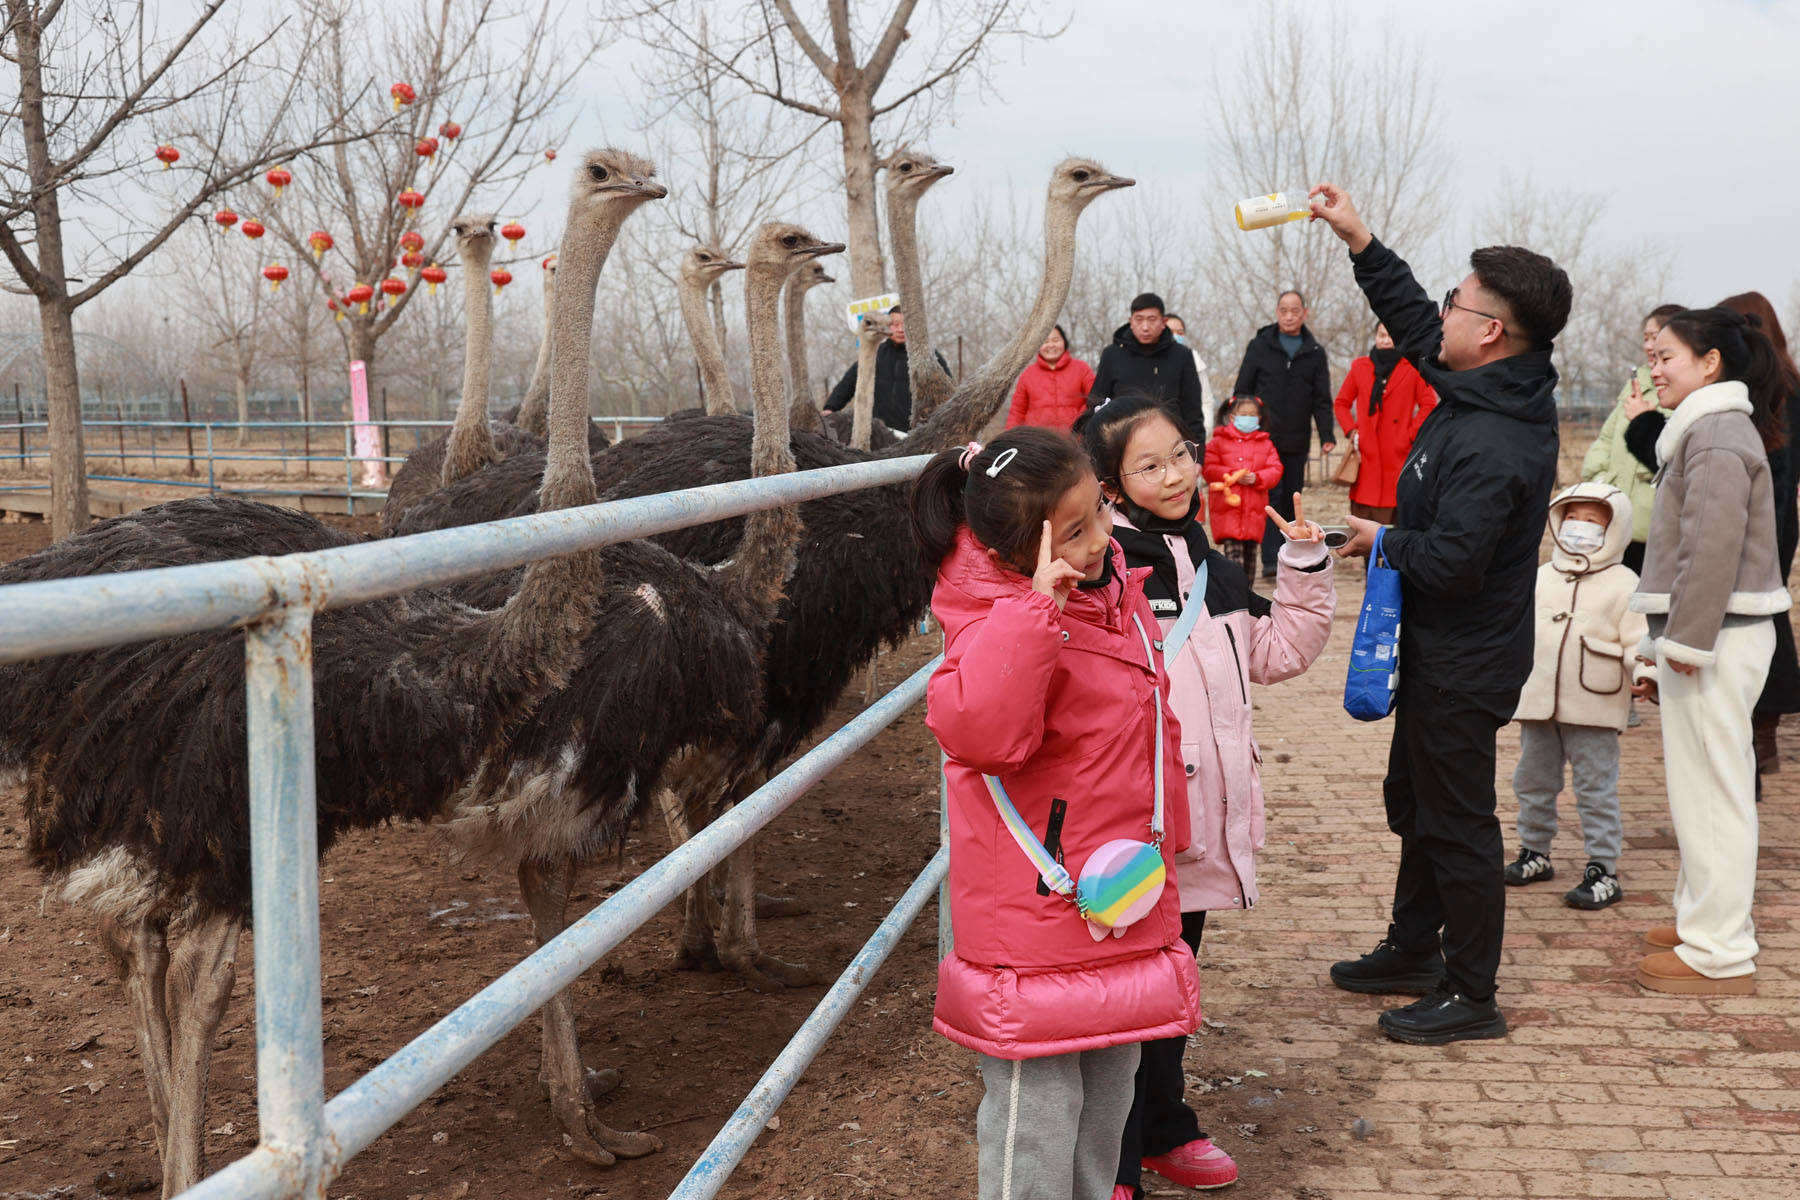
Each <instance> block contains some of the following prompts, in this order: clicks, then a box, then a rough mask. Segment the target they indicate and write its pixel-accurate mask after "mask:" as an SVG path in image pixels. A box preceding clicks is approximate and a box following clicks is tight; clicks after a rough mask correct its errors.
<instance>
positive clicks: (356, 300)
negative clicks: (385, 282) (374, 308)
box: [344, 283, 375, 313]
mask: <svg viewBox="0 0 1800 1200" xmlns="http://www.w3.org/2000/svg"><path fill="white" fill-rule="evenodd" d="M374 298H375V289H374V288H372V287H370V286H369V285H368V284H366V283H359V284H357V285H356V286H355V287H353V288H351V289H350V290H349V291H347V292H345V293H344V300H345V301H346V302H347V303H350V304H354V305H356V311H357V312H363V313H366V312H368V311H369V301H370V300H372V299H374Z"/></svg>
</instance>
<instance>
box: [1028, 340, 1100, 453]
mask: <svg viewBox="0 0 1800 1200" xmlns="http://www.w3.org/2000/svg"><path fill="white" fill-rule="evenodd" d="M1093 386H1094V368H1092V367H1090V366H1088V365H1087V364H1086V363H1084V362H1082V361H1081V360H1080V359H1079V358H1076V357H1075V356H1074V355H1073V354H1070V353H1069V342H1068V339H1067V338H1066V337H1064V335H1063V327H1062V326H1061V325H1058V326H1057V327H1056V328H1055V329H1053V330H1051V331H1050V336H1049V337H1047V338H1045V339H1044V344H1043V345H1042V346H1039V347H1038V352H1037V357H1036V358H1034V359H1032V360H1031V365H1030V366H1029V367H1026V368H1025V370H1024V371H1023V372H1022V373H1021V374H1020V375H1019V386H1018V387H1016V388H1014V389H1013V398H1012V409H1011V410H1010V411H1009V412H1008V413H1007V414H1006V427H1007V428H1008V429H1011V428H1012V427H1013V426H1014V425H1041V426H1043V427H1044V428H1046V429H1067V428H1068V427H1069V426H1071V425H1073V424H1074V423H1075V418H1076V417H1079V416H1080V415H1081V410H1082V408H1083V407H1085V406H1086V404H1087V395H1088V392H1089V391H1091V390H1092V389H1093Z"/></svg>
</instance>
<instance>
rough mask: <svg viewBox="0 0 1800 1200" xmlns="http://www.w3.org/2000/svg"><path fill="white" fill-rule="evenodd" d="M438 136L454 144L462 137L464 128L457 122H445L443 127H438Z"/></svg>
mask: <svg viewBox="0 0 1800 1200" xmlns="http://www.w3.org/2000/svg"><path fill="white" fill-rule="evenodd" d="M438 136H439V137H441V138H443V139H444V140H445V141H446V142H454V141H455V140H456V139H457V138H459V137H461V136H462V126H461V125H458V124H457V123H456V122H455V121H445V122H444V123H443V124H442V125H439V126H438Z"/></svg>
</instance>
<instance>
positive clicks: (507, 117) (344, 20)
mask: <svg viewBox="0 0 1800 1200" xmlns="http://www.w3.org/2000/svg"><path fill="white" fill-rule="evenodd" d="M395 7H396V6H394V5H392V4H382V5H379V6H377V5H375V4H373V3H372V0H309V7H308V11H309V12H310V13H311V14H312V18H313V20H314V21H315V22H316V24H317V26H318V29H319V54H318V63H317V65H316V67H315V69H314V70H312V71H311V72H309V73H308V76H307V78H306V80H305V82H304V85H303V103H304V104H305V105H306V106H307V108H308V110H309V111H313V112H316V113H318V114H320V116H321V117H323V118H324V119H326V120H328V121H329V122H330V123H331V124H332V126H333V127H335V128H339V129H343V130H346V131H350V132H352V133H354V134H355V135H356V136H355V137H353V138H350V139H347V140H346V141H344V142H343V143H342V144H339V145H336V146H333V147H332V148H331V149H330V151H329V152H328V153H323V154H317V155H309V156H307V157H306V159H305V160H304V161H303V162H301V163H297V164H296V166H295V169H294V171H293V175H294V179H293V183H292V184H291V185H290V187H289V189H288V191H287V194H286V195H284V196H283V197H282V198H281V199H280V200H279V201H273V202H271V203H270V204H269V205H268V216H267V217H266V218H265V220H266V222H267V224H268V227H269V229H270V230H271V232H273V233H274V234H276V235H277V236H278V237H279V239H280V241H281V242H282V243H284V244H285V245H286V246H287V248H288V250H289V252H290V254H291V255H292V256H293V258H294V260H295V261H297V262H299V263H301V264H302V265H303V266H305V267H306V268H307V271H308V272H310V273H311V274H313V275H314V276H316V277H317V279H318V280H319V282H320V283H321V284H323V285H324V286H325V288H326V289H327V291H328V292H329V293H330V294H331V295H332V296H333V297H335V298H336V299H337V300H338V302H339V303H340V304H343V303H345V301H346V296H347V293H348V292H349V290H350V289H351V288H352V287H353V286H354V285H357V284H361V285H364V286H367V287H371V288H379V287H380V286H381V284H382V283H383V281H385V280H387V279H389V278H392V279H396V280H399V281H400V282H401V283H402V284H404V285H405V286H404V290H401V291H399V292H398V294H396V295H392V296H387V295H384V294H382V293H380V292H377V294H376V295H375V296H374V297H373V298H372V299H371V301H370V302H369V303H368V305H367V310H366V311H364V310H363V306H362V305H354V306H352V308H351V311H349V312H348V314H347V315H346V317H345V319H344V320H343V321H342V322H339V323H337V324H336V326H335V327H336V329H337V330H338V332H339V334H340V335H341V336H342V338H343V342H344V348H345V350H346V351H347V352H348V354H349V357H350V358H351V359H352V360H355V359H360V360H362V361H363V362H364V363H365V364H367V366H368V370H369V379H370V384H369V394H370V398H371V402H372V404H373V405H374V406H375V408H376V411H375V413H374V414H373V415H374V416H375V417H376V419H378V420H379V419H385V418H386V416H387V413H386V411H385V405H384V403H383V401H382V395H383V390H382V388H381V386H380V384H379V383H378V382H377V381H376V371H375V358H376V347H377V345H378V344H379V343H380V341H381V339H382V338H383V337H384V336H385V335H386V334H387V333H388V332H389V331H390V330H392V329H393V328H394V326H395V324H396V323H397V322H398V321H399V319H400V316H401V314H402V313H403V312H405V311H406V309H407V308H408V306H409V305H410V304H411V303H412V301H413V299H414V298H415V296H417V294H418V293H419V291H420V290H421V280H420V272H419V270H418V269H412V270H410V271H407V270H405V269H401V270H400V271H399V272H398V273H394V274H390V272H394V271H395V269H396V266H397V265H398V260H399V258H400V256H401V254H402V253H403V251H402V248H401V236H402V234H404V233H405V232H406V231H407V230H408V228H409V227H410V226H411V225H412V223H413V222H414V220H415V219H416V220H417V223H418V225H419V230H420V233H421V235H422V236H423V239H424V247H423V249H422V250H421V251H420V252H419V253H420V254H421V256H422V258H421V267H422V266H424V265H427V264H430V263H432V262H434V261H435V260H436V259H437V257H438V255H439V254H440V253H441V252H442V251H443V250H444V247H445V245H446V244H447V243H446V239H447V238H448V223H449V221H450V219H451V218H452V217H454V216H455V215H456V214H458V213H460V212H462V211H464V210H465V209H467V208H469V207H470V206H471V205H477V206H479V207H480V208H482V209H483V210H487V211H495V210H500V209H503V208H504V207H505V206H506V205H507V204H508V203H509V202H510V201H511V199H512V197H513V196H514V195H515V194H516V190H517V188H518V185H519V182H520V181H521V180H522V179H523V178H524V177H525V174H526V173H527V172H528V171H530V170H531V169H532V168H534V167H542V166H545V165H546V160H547V152H549V154H550V155H553V154H554V151H555V149H556V145H557V143H558V142H559V141H560V140H561V139H562V138H563V137H564V136H566V134H567V126H566V125H558V124H556V123H555V122H556V120H557V113H558V111H559V108H560V105H561V102H562V99H563V97H564V96H565V95H566V93H567V91H568V89H569V87H570V85H571V84H572V83H573V82H574V80H575V79H576V77H577V76H578V75H579V74H580V73H581V72H582V71H583V70H584V69H585V68H586V67H587V66H588V64H589V63H590V62H591V61H592V59H593V56H594V54H595V52H596V51H597V50H598V48H599V43H598V41H597V40H596V39H595V38H594V37H592V36H585V35H582V34H579V33H577V32H575V31H574V30H573V29H572V28H570V27H569V24H570V22H572V18H568V19H567V20H565V18H567V14H565V13H564V12H562V11H561V10H556V9H552V8H551V7H550V6H549V5H548V4H545V5H543V6H542V7H539V8H536V9H532V8H528V7H522V8H518V9H507V8H503V7H501V5H500V4H498V3H496V2H494V0H481V2H479V3H476V4H473V5H469V4H456V3H452V0H414V3H413V4H412V5H411V10H412V11H411V12H410V14H402V13H397V12H396V11H395ZM377 28H381V29H385V30H386V31H388V36H386V37H384V38H382V39H379V40H377V39H373V38H371V37H370V31H371V30H374V29H377ZM383 81H393V83H395V84H405V85H406V86H407V87H409V88H410V89H411V93H412V95H413V97H414V99H413V100H412V101H411V103H408V104H405V105H404V106H402V107H400V108H399V109H398V114H399V115H398V118H397V119H396V118H395V117H394V116H393V114H392V113H391V112H390V111H389V104H388V91H389V87H388V85H387V84H385V83H384V82H383ZM371 83H373V84H375V85H376V86H375V87H374V88H371V87H370V86H369V85H370V84H371ZM372 93H373V94H372ZM449 126H456V127H459V128H456V129H455V135H454V136H452V135H451V130H450V129H449V128H448V127H449ZM425 150H430V153H429V154H426V153H423V152H422V151H425ZM407 191H412V192H416V193H418V194H419V195H420V196H422V197H423V198H424V203H423V207H422V208H415V209H409V208H406V207H403V206H402V205H401V204H400V203H399V202H398V200H399V197H400V196H401V194H402V193H403V192H407ZM315 230H317V231H320V232H324V233H326V234H328V235H330V237H331V239H332V242H333V245H332V247H331V248H330V249H329V250H328V251H327V252H326V253H325V254H324V255H323V257H319V258H316V257H315V256H314V253H313V251H312V249H311V247H310V239H311V236H312V233H313V231H315ZM554 240H555V239H554V237H553V231H551V230H548V229H542V230H538V231H537V232H536V234H535V235H534V237H533V243H532V244H533V245H534V246H549V245H553V244H554ZM532 257H533V255H532V254H531V253H528V252H527V251H525V250H524V249H521V250H519V251H517V252H516V253H515V256H513V257H507V256H506V255H504V254H503V255H502V256H501V257H500V258H497V259H496V266H497V267H499V266H506V265H508V264H509V263H510V264H512V265H517V264H518V263H521V262H525V261H528V260H530V259H531V258H532ZM472 282H473V281H472Z"/></svg>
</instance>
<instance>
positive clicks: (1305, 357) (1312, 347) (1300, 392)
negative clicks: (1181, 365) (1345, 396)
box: [1232, 325, 1337, 457]
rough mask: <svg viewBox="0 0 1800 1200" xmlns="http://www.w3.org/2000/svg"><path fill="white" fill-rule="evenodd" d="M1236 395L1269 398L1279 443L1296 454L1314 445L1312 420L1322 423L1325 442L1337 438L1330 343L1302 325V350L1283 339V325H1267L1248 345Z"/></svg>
mask: <svg viewBox="0 0 1800 1200" xmlns="http://www.w3.org/2000/svg"><path fill="white" fill-rule="evenodd" d="M1232 394H1233V395H1236V396H1256V397H1259V398H1260V399H1261V400H1262V402H1263V411H1264V413H1265V414H1266V415H1265V417H1264V419H1263V427H1264V428H1265V429H1267V430H1268V431H1269V437H1270V438H1272V439H1273V440H1274V442H1275V448H1276V449H1277V450H1279V451H1281V452H1282V453H1283V454H1285V455H1288V456H1289V457H1292V456H1294V455H1296V454H1305V453H1306V451H1307V448H1308V447H1309V446H1311V445H1312V426H1314V425H1317V426H1318V429H1319V444H1320V445H1321V446H1323V445H1326V444H1328V443H1332V442H1336V441H1337V438H1336V437H1334V436H1333V434H1332V429H1331V417H1332V413H1331V365H1330V363H1329V362H1327V361H1326V358H1325V347H1323V346H1321V345H1319V340H1318V339H1317V338H1315V337H1313V335H1312V330H1310V329H1308V328H1307V327H1306V326H1304V325H1302V326H1301V327H1300V350H1299V352H1298V353H1296V354H1295V355H1294V357H1292V358H1289V357H1288V355H1287V350H1286V349H1284V348H1283V347H1282V345H1281V327H1280V326H1278V325H1264V326H1263V327H1262V328H1261V329H1259V330H1257V331H1256V336H1255V337H1253V338H1251V339H1250V344H1249V345H1248V346H1246V347H1244V361H1243V363H1242V365H1240V366H1239V367H1238V377H1237V385H1236V386H1235V387H1234V388H1232Z"/></svg>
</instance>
